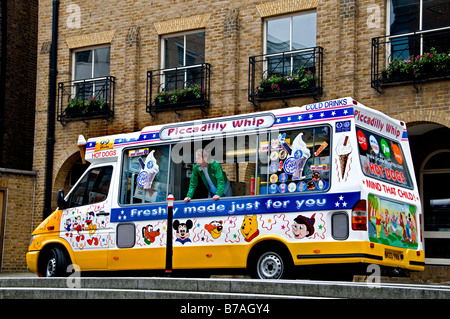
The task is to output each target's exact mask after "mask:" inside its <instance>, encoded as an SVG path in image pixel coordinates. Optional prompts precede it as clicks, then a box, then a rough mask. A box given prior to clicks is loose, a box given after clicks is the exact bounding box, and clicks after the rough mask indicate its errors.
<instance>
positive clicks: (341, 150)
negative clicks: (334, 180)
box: [336, 135, 352, 178]
mask: <svg viewBox="0 0 450 319" xmlns="http://www.w3.org/2000/svg"><path fill="white" fill-rule="evenodd" d="M336 152H337V154H338V155H339V164H340V167H341V177H342V178H344V175H345V170H346V166H347V161H348V156H349V155H350V153H351V152H352V145H351V144H350V142H349V141H348V136H347V135H346V136H342V137H341V139H340V140H339V143H338V145H337V147H336Z"/></svg>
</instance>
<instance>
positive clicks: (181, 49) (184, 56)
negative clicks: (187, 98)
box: [161, 31, 205, 91]
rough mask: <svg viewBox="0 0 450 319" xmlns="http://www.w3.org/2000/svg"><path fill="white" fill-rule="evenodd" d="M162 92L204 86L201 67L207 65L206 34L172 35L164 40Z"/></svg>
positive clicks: (162, 45)
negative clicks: (195, 85) (203, 64)
mask: <svg viewBox="0 0 450 319" xmlns="http://www.w3.org/2000/svg"><path fill="white" fill-rule="evenodd" d="M161 48H162V53H161V59H162V61H161V65H162V68H163V69H165V70H166V71H165V72H164V79H163V83H164V86H163V87H162V90H164V91H169V90H174V89H184V88H186V87H192V86H193V85H194V84H197V85H201V84H202V79H201V77H202V72H201V66H199V65H201V64H202V63H205V32H204V31H202V32H198V31H196V32H193V33H185V34H180V35H171V36H167V37H163V38H162V42H161Z"/></svg>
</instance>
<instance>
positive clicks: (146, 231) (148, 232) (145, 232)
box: [142, 225, 160, 245]
mask: <svg viewBox="0 0 450 319" xmlns="http://www.w3.org/2000/svg"><path fill="white" fill-rule="evenodd" d="M159 235H160V232H159V228H158V229H157V230H153V226H152V225H147V226H144V227H142V237H143V238H144V242H145V243H146V244H147V245H150V244H152V243H154V242H155V240H156V237H157V236H159Z"/></svg>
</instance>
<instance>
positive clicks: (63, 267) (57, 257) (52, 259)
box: [43, 247, 68, 277]
mask: <svg viewBox="0 0 450 319" xmlns="http://www.w3.org/2000/svg"><path fill="white" fill-rule="evenodd" d="M46 256H47V257H46V260H45V269H43V270H44V273H43V275H45V277H65V276H67V266H68V262H67V257H66V254H65V253H64V251H63V250H62V249H60V248H58V247H53V248H52V249H50V250H49V252H48V254H47V255H46Z"/></svg>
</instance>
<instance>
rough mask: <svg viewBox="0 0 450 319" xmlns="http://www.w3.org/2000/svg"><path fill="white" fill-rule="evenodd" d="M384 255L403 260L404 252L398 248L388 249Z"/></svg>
mask: <svg viewBox="0 0 450 319" xmlns="http://www.w3.org/2000/svg"><path fill="white" fill-rule="evenodd" d="M384 257H385V258H388V259H392V260H398V261H400V260H403V254H402V253H401V252H400V251H398V250H392V249H386V250H385V251H384Z"/></svg>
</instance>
